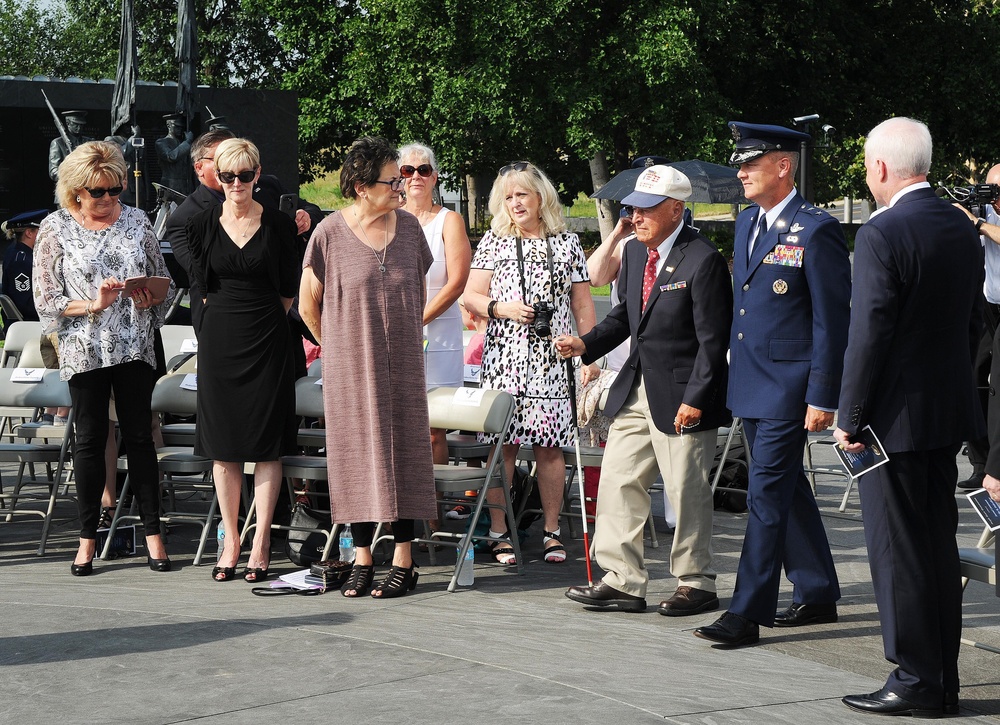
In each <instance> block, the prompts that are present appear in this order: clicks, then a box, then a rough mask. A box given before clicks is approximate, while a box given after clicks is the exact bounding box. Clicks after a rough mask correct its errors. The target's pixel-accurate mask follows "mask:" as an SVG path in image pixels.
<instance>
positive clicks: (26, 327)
mask: <svg viewBox="0 0 1000 725" xmlns="http://www.w3.org/2000/svg"><path fill="white" fill-rule="evenodd" d="M41 335H42V323H41V322H33V321H24V320H22V321H20V322H15V323H13V324H12V325H10V326H9V327H8V328H7V337H6V339H5V340H4V344H3V355H2V357H0V367H14V366H15V365H17V361H18V358H20V357H21V351H23V350H24V347H25V345H27V344H28V343H29V342H30V341H31V340H34V341H35V342H38V338H39V337H41Z"/></svg>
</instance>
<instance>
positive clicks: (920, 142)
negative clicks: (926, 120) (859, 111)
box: [865, 116, 934, 179]
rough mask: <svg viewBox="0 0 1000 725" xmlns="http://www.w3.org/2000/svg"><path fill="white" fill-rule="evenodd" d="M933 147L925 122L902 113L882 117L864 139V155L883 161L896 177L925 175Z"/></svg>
mask: <svg viewBox="0 0 1000 725" xmlns="http://www.w3.org/2000/svg"><path fill="white" fill-rule="evenodd" d="M933 150H934V144H933V142H932V141H931V132H930V131H929V130H928V128H927V126H926V125H925V124H923V123H921V122H920V121H916V120H914V119H912V118H905V117H903V116H899V117H897V118H890V119H889V120H887V121H883V122H882V123H880V124H879V125H878V126H876V127H875V128H873V129H872V130H871V132H870V133H869V134H868V139H867V140H866V141H865V155H866V156H870V157H872V158H877V159H881V160H882V161H884V162H885V165H886V168H887V169H888V171H889V173H890V174H891V175H893V176H895V177H896V178H899V179H912V178H913V177H915V176H926V175H927V172H928V171H930V169H931V154H932V152H933Z"/></svg>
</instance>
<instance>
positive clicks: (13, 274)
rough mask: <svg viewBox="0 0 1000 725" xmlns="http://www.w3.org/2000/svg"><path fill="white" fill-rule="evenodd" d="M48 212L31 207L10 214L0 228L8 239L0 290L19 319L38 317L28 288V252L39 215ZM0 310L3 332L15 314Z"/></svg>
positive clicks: (44, 214)
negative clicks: (19, 316)
mask: <svg viewBox="0 0 1000 725" xmlns="http://www.w3.org/2000/svg"><path fill="white" fill-rule="evenodd" d="M48 215H49V210H48V209H35V210H34V211H26V212H23V213H21V214H18V215H16V216H13V217H11V218H10V219H8V220H7V221H6V222H4V223H3V231H4V232H5V233H6V234H7V237H8V238H9V239H10V240H11V242H12V243H11V245H10V246H9V247H7V251H6V252H5V253H4V256H3V280H2V282H0V294H5V295H7V296H8V297H10V299H11V301H12V302H13V303H14V306H15V307H16V308H17V309H18V312H20V313H21V319H23V320H37V319H38V312H36V311H35V298H34V296H33V295H32V292H31V267H32V253H33V250H34V247H35V239H36V237H37V236H38V227H39V226H40V225H41V223H42V219H44V218H45V217H47V216H48ZM2 314H3V326H4V331H5V332H6V330H7V327H9V326H10V324H11V323H12V322H15V321H16V318H14V319H12V318H11V317H10V316H8V315H7V313H6V311H4V312H3V313H2Z"/></svg>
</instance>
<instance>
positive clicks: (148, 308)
mask: <svg viewBox="0 0 1000 725" xmlns="http://www.w3.org/2000/svg"><path fill="white" fill-rule="evenodd" d="M125 185H126V167H125V159H124V158H123V157H122V152H121V150H120V149H119V148H118V147H117V146H116V145H114V144H111V143H108V142H106V141H91V142H89V143H84V144H81V145H80V146H78V147H77V148H76V149H74V151H73V152H72V153H70V154H69V155H68V156H67V157H66V158H65V159H64V160H63V162H62V164H60V166H59V181H58V183H57V184H56V195H57V197H58V198H59V202H60V204H61V205H62V208H61V209H60V210H59V211H57V212H54V213H53V214H50V215H49V216H48V217H46V218H45V221H43V222H42V225H41V227H40V228H39V230H38V241H37V243H36V245H35V259H34V270H33V273H32V276H33V281H34V287H35V307H36V308H37V310H38V314H39V318H40V319H41V321H42V324H43V325H44V328H45V330H46V332H55V333H56V335H57V338H58V340H59V363H60V377H61V378H62V379H63V380H67V381H69V389H70V394H71V397H72V399H73V409H74V411H75V420H76V444H75V447H74V451H73V468H74V471H75V476H76V490H77V502H78V505H79V509H80V546H79V549H78V550H77V554H76V558H75V560H74V562H73V565H72V567H71V572H72V573H73V575H74V576H87V575H89V574H91V573H92V572H93V559H94V555H95V552H96V547H97V541H96V539H97V528H98V521H99V520H100V517H101V494H102V493H103V491H104V483H105V459H104V450H105V443H106V441H107V438H108V404H109V401H110V399H111V392H112V390H113V391H114V394H115V407H116V409H117V412H118V420H119V422H120V423H121V432H122V437H123V438H124V439H125V444H126V446H127V450H128V470H129V476H130V477H131V481H132V491H133V492H134V494H135V498H136V501H137V503H138V505H139V511H140V513H141V515H142V523H143V527H144V529H145V535H146V553H147V563H148V564H149V567H150V569H152V570H153V571H169V570H170V560H169V559H168V558H167V552H166V549H165V548H164V546H163V538H162V536H161V534H162V530H161V526H160V495H159V473H158V470H157V463H156V451H155V449H154V447H153V437H152V430H151V427H150V424H149V422H150V419H151V418H152V413H151V411H150V399H151V398H152V394H153V385H154V383H155V382H156V371H155V368H156V359H155V353H154V349H153V337H154V331H155V330H156V329H158V328H159V327H161V326H162V325H163V322H164V318H165V316H166V311H167V308H168V307H169V305H168V304H167V302H168V301H169V300H170V299H171V298H173V295H174V289H173V283H171V284H170V287H169V289H168V290H167V293H166V295H165V297H163V298H158V297H155V296H154V295H153V293H152V292H151V291H150V290H148V289H145V288H141V289H136V290H135V291H133V292H132V293H131V295H130V296H127V297H124V296H120V295H119V292H120V291H121V290H122V289H124V287H125V284H124V282H125V280H126V279H128V278H130V277H146V276H157V277H169V273H168V272H167V267H166V264H165V263H164V261H163V256H162V255H161V254H160V245H159V243H158V242H157V240H156V236H155V235H154V234H153V230H152V228H151V227H150V224H149V219H148V218H147V216H146V214H145V212H143V211H141V210H139V209H135V208H133V207H130V206H124V205H122V204H121V203H120V202H119V200H118V197H119V196H120V195H121V193H122V191H123V190H124V189H125Z"/></svg>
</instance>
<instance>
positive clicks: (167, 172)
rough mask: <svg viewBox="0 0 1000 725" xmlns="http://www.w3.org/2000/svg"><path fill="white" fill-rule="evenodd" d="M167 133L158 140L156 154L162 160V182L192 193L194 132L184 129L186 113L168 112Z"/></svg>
mask: <svg viewBox="0 0 1000 725" xmlns="http://www.w3.org/2000/svg"><path fill="white" fill-rule="evenodd" d="M163 120H164V121H166V122H167V135H166V136H164V137H163V138H160V139H157V140H156V156H157V157H158V158H159V160H160V170H161V172H162V174H161V176H160V183H161V184H163V186H166V187H167V188H170V189H173V190H174V191H179V192H180V193H181V194H185V195H187V194H190V193H191V192H192V191H193V190H194V181H193V180H192V178H191V141H193V140H194V134H193V133H192V132H191V131H185V130H184V114H182V113H168V114H167V115H165V116H164V117H163Z"/></svg>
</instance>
